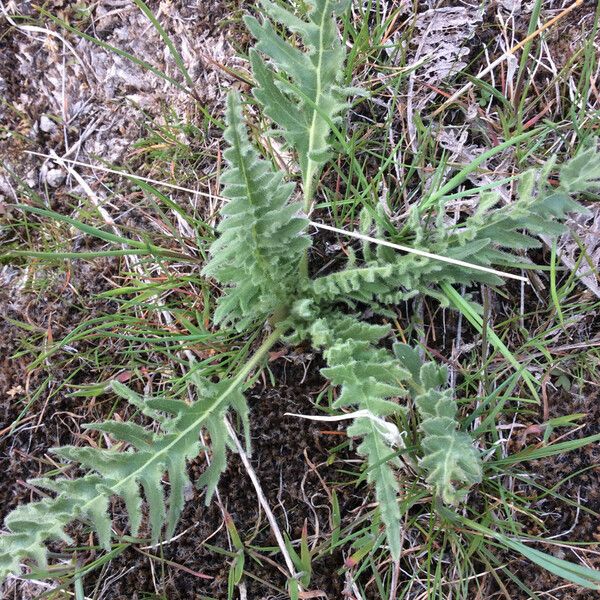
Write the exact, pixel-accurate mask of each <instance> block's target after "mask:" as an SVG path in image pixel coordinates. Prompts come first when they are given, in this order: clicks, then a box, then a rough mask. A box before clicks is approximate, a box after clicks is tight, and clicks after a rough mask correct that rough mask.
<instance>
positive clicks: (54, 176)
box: [46, 169, 65, 188]
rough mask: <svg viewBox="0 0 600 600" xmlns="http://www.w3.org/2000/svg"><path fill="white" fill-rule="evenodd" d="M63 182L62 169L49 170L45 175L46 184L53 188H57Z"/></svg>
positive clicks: (63, 174)
mask: <svg viewBox="0 0 600 600" xmlns="http://www.w3.org/2000/svg"><path fill="white" fill-rule="evenodd" d="M64 180H65V173H64V171H63V170H62V169H50V170H49V171H48V172H47V173H46V183H47V184H48V185H49V186H50V187H53V188H57V187H58V186H59V185H61V184H62V183H63V181H64Z"/></svg>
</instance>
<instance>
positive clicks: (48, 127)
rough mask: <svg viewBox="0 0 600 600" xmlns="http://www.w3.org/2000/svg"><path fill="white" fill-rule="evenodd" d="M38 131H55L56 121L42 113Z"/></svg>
mask: <svg viewBox="0 0 600 600" xmlns="http://www.w3.org/2000/svg"><path fill="white" fill-rule="evenodd" d="M40 131H43V132H44V133H54V132H55V131H56V123H55V122H54V121H53V120H52V119H50V118H48V117H47V116H46V115H42V116H41V117H40Z"/></svg>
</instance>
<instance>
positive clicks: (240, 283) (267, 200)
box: [203, 92, 310, 330]
mask: <svg viewBox="0 0 600 600" xmlns="http://www.w3.org/2000/svg"><path fill="white" fill-rule="evenodd" d="M227 124H228V126H227V129H226V130H225V140H226V141H227V142H228V143H229V148H228V149H227V150H226V151H225V159H226V160H227V164H228V168H227V170H226V172H225V173H224V175H223V177H222V182H223V184H224V188H223V195H224V196H225V197H226V198H228V200H229V202H228V204H226V205H225V206H224V207H223V208H222V209H221V215H222V216H223V219H222V221H221V222H220V224H219V226H218V228H217V229H218V231H219V233H220V237H219V238H218V239H217V240H216V241H215V242H214V243H213V244H212V245H211V247H210V254H211V259H210V261H209V262H208V263H207V264H206V266H205V267H204V269H203V274H204V275H209V276H212V277H214V278H215V279H216V280H217V281H219V282H220V283H222V284H224V285H225V286H227V287H226V289H225V291H224V294H223V295H222V296H221V297H220V298H219V302H218V307H217V310H216V312H215V315H214V319H215V321H216V322H217V323H221V324H229V323H233V324H235V326H236V327H237V328H238V329H239V330H243V329H245V328H246V327H247V326H248V325H249V324H250V323H251V322H253V321H256V320H258V319H266V318H267V317H269V316H270V315H272V314H273V313H275V312H277V310H278V309H280V308H281V307H282V306H284V305H285V304H286V303H287V301H288V298H289V295H290V292H291V290H292V289H294V287H295V285H296V284H297V276H296V274H297V271H298V264H299V263H300V260H301V258H302V255H303V252H304V250H305V249H306V248H307V247H308V246H310V239H309V238H308V237H307V236H306V235H305V234H303V231H304V230H305V229H306V226H307V224H308V222H307V220H306V218H305V217H303V216H300V205H299V204H297V203H290V197H291V194H292V191H293V189H294V185H293V184H292V183H285V182H284V181H283V174H282V173H281V172H279V171H275V170H274V169H273V167H272V166H271V164H270V163H268V162H266V161H264V160H261V159H260V158H259V156H258V153H257V152H256V150H255V149H254V148H253V147H252V145H251V144H250V142H249V140H248V135H247V133H246V128H245V125H244V121H243V119H242V109H241V103H240V99H239V96H238V95H237V94H236V93H234V92H232V93H231V94H230V95H229V98H228V104H227Z"/></svg>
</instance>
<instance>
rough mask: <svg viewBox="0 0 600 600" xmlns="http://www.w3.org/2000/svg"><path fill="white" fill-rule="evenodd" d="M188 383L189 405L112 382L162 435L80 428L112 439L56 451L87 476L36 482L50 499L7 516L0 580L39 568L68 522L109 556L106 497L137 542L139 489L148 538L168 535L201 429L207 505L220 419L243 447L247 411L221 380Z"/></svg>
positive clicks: (218, 466)
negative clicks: (205, 440) (238, 428)
mask: <svg viewBox="0 0 600 600" xmlns="http://www.w3.org/2000/svg"><path fill="white" fill-rule="evenodd" d="M194 382H195V384H196V387H197V388H198V391H199V393H200V394H201V398H199V399H198V400H196V402H194V403H193V404H186V403H185V402H181V401H177V400H167V399H160V398H157V399H142V398H141V397H140V396H138V395H137V394H136V393H135V392H133V391H132V390H130V389H128V388H126V387H125V386H123V385H122V384H119V383H114V384H113V387H114V389H115V391H116V392H118V393H119V394H120V395H122V396H123V397H125V398H126V399H127V400H128V401H129V402H131V403H133V404H134V405H135V406H137V407H138V408H139V409H141V410H142V412H143V413H144V414H146V415H147V416H149V417H151V418H153V419H154V420H155V421H157V422H160V426H161V431H160V432H159V433H153V432H151V431H148V430H147V429H145V428H143V427H140V426H139V425H137V424H135V423H129V422H116V421H106V422H104V423H96V424H92V425H88V426H86V428H87V429H88V430H97V431H103V432H106V433H107V434H108V435H110V436H111V438H112V439H113V440H114V441H115V445H114V446H113V447H112V448H110V449H100V448H92V447H83V448H80V447H75V446H66V447H63V448H56V449H54V450H53V452H54V454H56V455H57V456H58V457H60V458H62V459H64V460H66V461H72V462H75V463H78V464H79V465H81V466H82V467H85V468H86V470H87V471H88V474H86V475H85V476H84V477H81V478H78V479H67V478H64V477H62V478H57V479H50V478H41V479H35V480H33V481H32V482H31V483H32V484H33V485H35V486H37V487H39V488H43V489H46V490H49V491H50V492H53V493H54V494H55V496H54V497H48V498H45V499H43V500H41V501H39V502H32V503H30V504H26V505H23V506H20V507H18V508H17V509H15V510H14V511H12V512H11V513H9V515H8V516H7V517H6V520H5V524H6V527H7V528H8V530H9V532H8V533H7V534H5V535H2V536H0V580H2V579H3V578H4V577H6V575H8V574H9V573H16V572H18V571H19V569H20V564H21V562H23V561H24V560H25V559H33V560H35V561H36V562H37V563H38V565H39V566H40V567H41V568H45V566H46V557H47V549H46V542H48V541H52V540H61V541H64V542H67V543H72V540H71V539H70V537H69V536H68V535H67V534H66V533H65V531H64V529H65V527H66V526H67V525H68V524H69V523H70V522H72V521H74V520H78V519H79V520H81V519H83V520H86V521H89V522H90V523H91V525H92V527H93V529H94V530H95V531H96V533H97V535H98V541H99V543H100V545H101V546H103V547H104V548H105V549H107V550H109V549H110V546H111V520H110V517H109V515H108V508H109V502H110V499H111V497H112V496H120V497H122V498H123V499H124V501H125V504H126V507H127V512H128V515H129V522H130V529H131V535H133V536H135V535H137V533H138V530H139V527H140V524H141V518H142V510H141V505H142V498H141V491H142V490H143V492H144V496H145V498H146V502H147V503H148V509H149V522H150V527H151V531H152V538H153V540H154V541H155V542H156V541H158V539H159V537H160V534H161V531H162V528H163V525H165V524H166V531H165V534H166V536H167V537H171V536H172V535H173V532H174V531H175V527H176V525H177V521H178V519H179V515H180V514H181V510H182V508H183V504H184V492H185V488H186V486H188V485H189V484H190V481H189V478H188V475H187V464H186V463H187V460H189V459H191V458H194V457H196V456H197V455H198V453H199V451H200V444H199V441H198V436H199V433H200V429H201V428H205V429H206V430H207V432H208V433H209V435H210V438H211V442H212V461H211V464H210V466H209V467H208V468H207V469H206V471H205V472H204V473H203V475H202V476H201V478H200V481H199V485H202V486H205V487H206V490H207V491H206V502H207V503H208V502H209V501H210V499H211V497H212V495H213V493H214V491H215V489H216V486H217V483H218V480H219V477H220V475H221V473H222V471H224V469H225V454H226V445H227V444H228V440H229V436H228V433H227V430H226V427H225V424H224V421H223V417H224V415H225V413H226V412H227V411H228V410H229V409H233V410H234V411H236V412H237V413H238V414H239V415H240V417H241V420H242V423H243V424H244V427H245V433H246V440H247V441H248V440H249V433H248V409H247V405H246V400H245V398H244V396H243V395H242V393H241V391H240V389H239V387H237V386H235V387H234V386H232V385H231V384H230V383H229V382H226V381H224V382H220V383H218V384H214V383H210V382H208V381H205V380H202V379H199V378H195V379H194ZM165 473H166V474H167V475H168V478H169V490H170V493H169V496H168V507H167V506H166V505H165V489H164V486H163V477H164V475H165Z"/></svg>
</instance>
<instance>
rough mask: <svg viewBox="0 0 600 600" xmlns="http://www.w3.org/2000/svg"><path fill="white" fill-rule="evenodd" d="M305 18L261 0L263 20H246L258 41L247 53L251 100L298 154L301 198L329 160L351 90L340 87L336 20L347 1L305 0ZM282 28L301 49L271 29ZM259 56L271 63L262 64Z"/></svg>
mask: <svg viewBox="0 0 600 600" xmlns="http://www.w3.org/2000/svg"><path fill="white" fill-rule="evenodd" d="M308 4H309V6H310V9H309V11H308V16H307V18H306V19H305V18H301V17H297V16H296V15H295V14H294V13H293V12H292V11H291V10H289V9H288V8H284V7H282V6H281V5H280V4H276V3H275V2H272V1H271V0H261V2H260V5H261V7H262V9H263V12H264V15H265V16H266V17H267V18H265V19H263V20H262V22H259V21H258V20H257V19H256V18H254V17H251V16H248V17H246V18H245V22H246V25H247V26H248V28H249V29H250V31H251V32H252V34H253V35H254V36H255V37H256V39H257V44H256V48H257V50H258V52H257V51H256V50H252V51H251V53H250V60H251V62H252V69H253V73H254V78H255V79H256V82H257V84H258V85H257V87H256V88H255V90H254V95H255V96H256V99H257V100H258V101H259V102H260V103H261V104H262V105H263V106H264V112H265V113H266V114H267V115H268V116H269V117H270V118H271V119H273V121H274V122H275V123H276V124H277V125H278V126H279V132H278V133H280V134H281V135H282V136H283V137H284V138H285V139H286V141H287V142H288V143H289V145H290V146H291V147H292V148H293V149H294V150H296V152H297V153H298V162H299V165H300V168H301V170H302V175H303V182H304V189H305V197H306V196H309V197H310V195H311V189H312V186H313V185H314V180H315V178H316V177H317V176H318V174H319V172H320V170H321V168H322V166H323V164H324V163H325V161H326V160H327V159H328V157H329V147H330V144H329V137H330V135H331V126H332V125H334V124H335V123H337V122H338V120H339V117H340V115H341V113H342V112H343V111H344V110H345V109H346V108H347V104H348V103H347V98H348V96H349V95H350V94H352V93H356V90H354V89H352V88H349V87H346V86H344V85H343V82H342V77H343V65H344V61H345V56H346V52H345V49H344V46H343V45H342V43H341V41H340V39H339V34H338V29H337V25H336V22H335V17H336V16H337V15H340V14H341V13H342V12H343V11H344V10H345V8H346V7H347V6H348V1H347V0H342V1H340V0H310V2H308ZM273 22H275V23H279V24H281V25H282V26H283V27H285V28H287V29H289V30H290V31H291V32H293V33H295V34H297V35H298V36H299V38H300V40H301V42H302V46H303V48H298V47H297V46H294V45H292V44H291V43H290V42H289V41H288V40H287V39H285V38H284V37H283V36H282V35H281V34H280V33H279V32H278V31H276V29H275V28H274V27H273ZM259 52H260V53H263V54H265V55H266V56H268V57H269V58H270V59H271V61H272V62H271V64H270V65H268V64H266V63H265V62H264V61H263V59H262V58H261V57H260V54H259Z"/></svg>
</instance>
